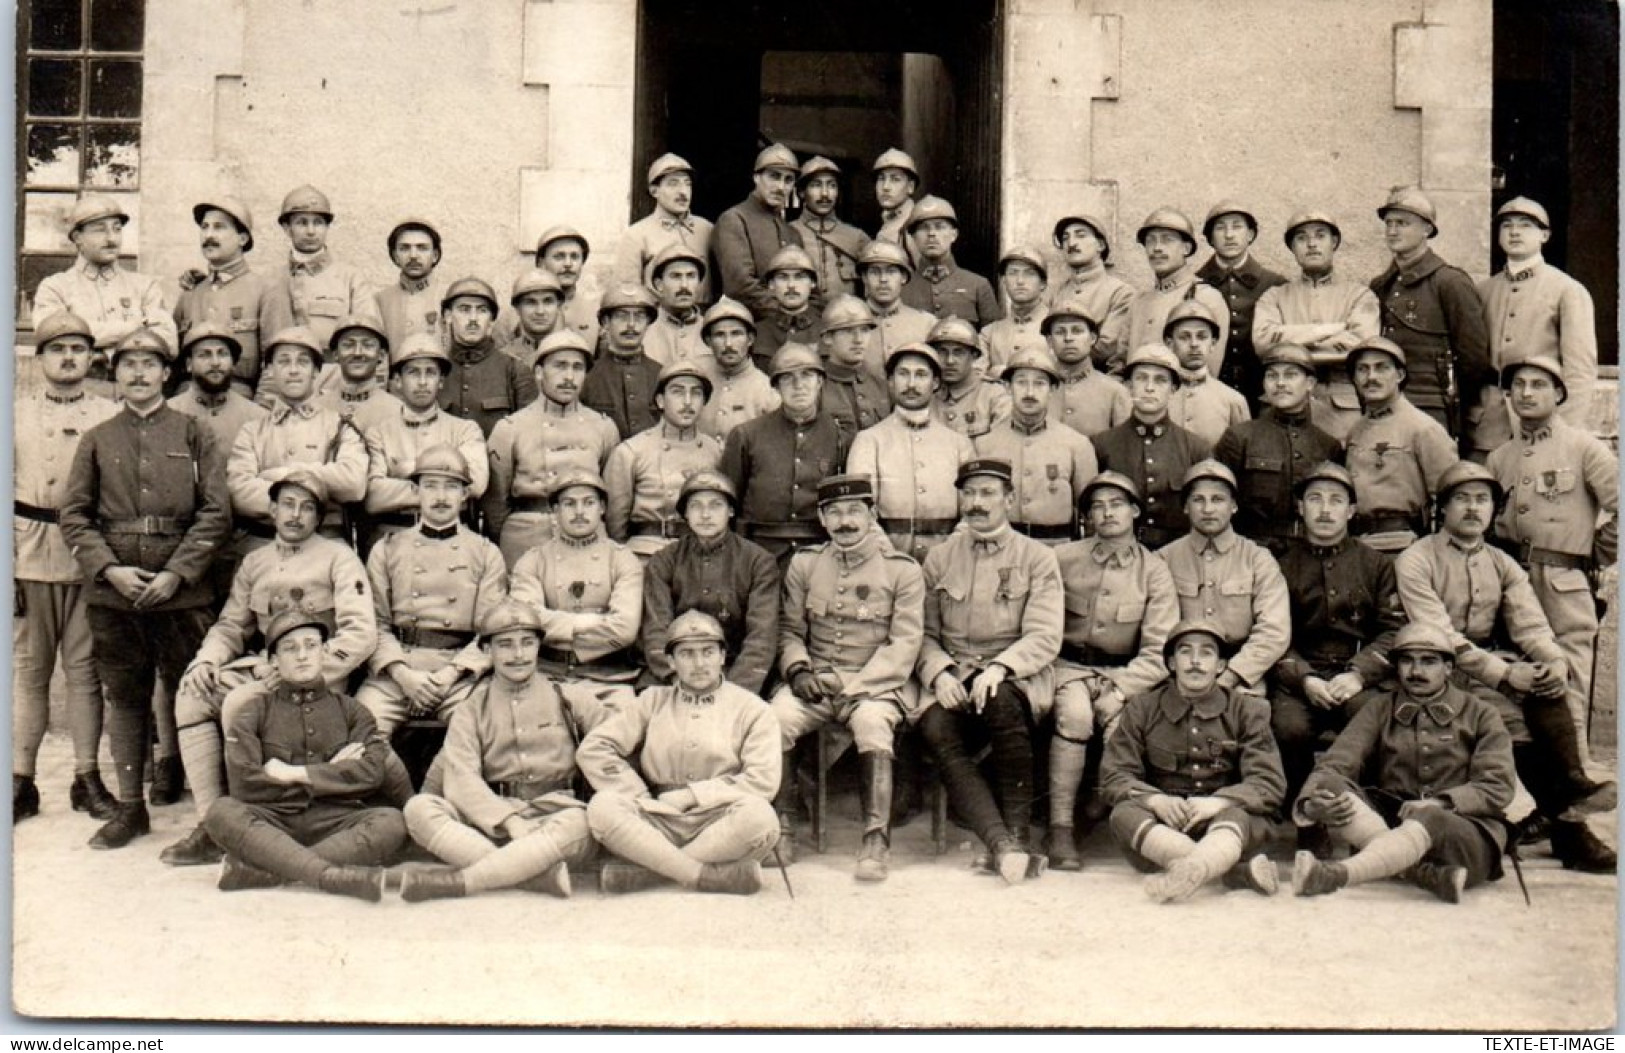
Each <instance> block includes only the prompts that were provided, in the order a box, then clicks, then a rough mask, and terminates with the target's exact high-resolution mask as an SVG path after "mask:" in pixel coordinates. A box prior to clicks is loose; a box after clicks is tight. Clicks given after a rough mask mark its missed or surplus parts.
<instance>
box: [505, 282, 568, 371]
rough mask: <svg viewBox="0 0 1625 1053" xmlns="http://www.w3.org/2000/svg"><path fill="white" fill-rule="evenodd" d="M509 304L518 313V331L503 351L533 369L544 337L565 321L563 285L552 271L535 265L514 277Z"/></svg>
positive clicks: (556, 329) (555, 330)
mask: <svg viewBox="0 0 1625 1053" xmlns="http://www.w3.org/2000/svg"><path fill="white" fill-rule="evenodd" d="M508 304H509V305H510V306H511V307H513V309H514V313H515V314H517V315H518V316H519V331H518V332H517V333H515V334H514V338H513V339H512V340H510V341H508V342H507V343H506V344H503V345H502V352H503V354H505V355H508V356H510V357H512V358H513V359H515V360H516V361H517V362H518V363H519V364H520V365H521V366H524V367H525V368H526V369H529V370H533V371H534V369H535V366H536V350H537V348H539V347H541V346H542V341H543V340H545V339H547V338H548V337H549V336H552V335H553V334H554V333H556V332H558V331H559V330H560V329H561V328H563V325H564V286H562V285H560V284H559V280H558V278H557V277H555V276H554V274H553V272H552V271H544V270H542V269H541V268H540V267H534V268H532V269H530V270H528V271H526V272H525V273H524V274H521V275H520V276H519V277H517V278H515V279H514V280H513V291H512V292H511V293H509V294H508Z"/></svg>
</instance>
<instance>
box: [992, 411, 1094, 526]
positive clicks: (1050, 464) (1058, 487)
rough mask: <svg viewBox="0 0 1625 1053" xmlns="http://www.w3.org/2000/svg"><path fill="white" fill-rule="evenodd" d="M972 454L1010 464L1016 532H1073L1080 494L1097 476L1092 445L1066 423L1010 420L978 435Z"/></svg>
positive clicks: (1012, 514)
mask: <svg viewBox="0 0 1625 1053" xmlns="http://www.w3.org/2000/svg"><path fill="white" fill-rule="evenodd" d="M976 455H977V456H978V457H996V458H998V459H999V460H1001V461H1005V462H1007V463H1008V464H1009V465H1010V472H1011V476H1012V479H1013V481H1014V483H1015V490H1016V496H1015V505H1014V507H1013V508H1012V509H1011V511H1010V519H1011V521H1012V523H1014V524H1015V525H1016V529H1017V530H1019V531H1021V532H1022V533H1024V534H1027V535H1029V536H1030V537H1034V538H1037V539H1039V540H1041V541H1050V542H1060V541H1066V540H1068V539H1069V538H1073V537H1076V536H1077V533H1078V531H1077V508H1078V498H1080V497H1082V496H1083V488H1084V487H1085V486H1087V485H1088V484H1089V481H1090V480H1091V479H1093V478H1094V477H1095V476H1096V475H1098V474H1100V465H1099V462H1098V461H1096V459H1095V446H1094V443H1092V442H1090V441H1089V440H1088V439H1086V438H1084V437H1083V436H1082V435H1079V434H1078V433H1077V432H1075V431H1073V430H1072V429H1071V428H1069V427H1067V426H1066V425H1065V424H1051V423H1050V422H1049V421H1047V420H1046V421H1040V422H1039V423H1038V425H1037V426H1036V427H1032V428H1028V427H1027V426H1026V425H1024V424H1022V423H1021V422H1019V421H1017V420H1015V419H1013V418H1012V419H1010V420H1005V421H1000V422H999V424H998V426H996V427H995V428H994V429H993V430H992V431H990V432H988V433H987V434H985V435H982V436H979V437H978V438H977V439H976Z"/></svg>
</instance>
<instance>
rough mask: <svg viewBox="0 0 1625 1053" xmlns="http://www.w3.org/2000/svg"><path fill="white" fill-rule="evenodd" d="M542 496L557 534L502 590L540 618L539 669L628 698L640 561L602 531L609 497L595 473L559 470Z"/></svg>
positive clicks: (634, 667)
mask: <svg viewBox="0 0 1625 1053" xmlns="http://www.w3.org/2000/svg"><path fill="white" fill-rule="evenodd" d="M548 496H549V499H550V501H551V502H552V505H553V511H554V515H555V517H556V521H557V526H558V533H557V536H555V537H553V538H552V539H551V540H548V541H543V542H542V543H541V544H539V545H537V546H536V547H535V548H533V549H531V550H530V551H529V552H527V553H525V555H524V556H522V557H521V558H520V560H519V562H518V563H516V564H514V567H513V573H512V575H511V576H510V579H509V586H508V588H509V595H511V596H512V597H513V598H514V599H516V600H519V601H520V602H522V603H528V604H530V605H531V606H532V607H534V608H536V613H537V615H538V617H540V618H541V621H542V650H541V662H542V670H543V671H544V672H546V673H547V674H548V675H549V676H551V677H554V678H556V679H566V680H590V681H593V682H594V684H596V685H603V686H602V687H600V688H599V689H598V694H599V697H600V698H603V699H606V700H614V699H617V698H621V697H623V696H625V697H627V698H630V696H631V692H632V687H631V684H632V681H634V680H636V679H637V676H638V664H639V663H638V661H637V652H636V650H634V647H633V645H634V644H636V643H637V640H638V619H639V617H640V616H641V615H642V613H643V561H642V560H640V559H638V558H637V557H636V556H634V555H632V553H631V552H629V551H628V550H627V549H625V548H624V547H622V546H621V545H618V544H616V543H615V542H613V541H611V540H609V539H608V538H606V537H605V536H604V534H603V525H604V505H605V503H606V502H607V501H608V500H609V495H608V493H607V492H606V490H605V488H604V481H603V480H602V479H600V478H599V477H598V474H597V473H596V472H593V471H590V470H587V469H575V470H572V471H569V472H565V473H562V474H561V475H560V476H559V477H558V479H557V481H555V482H554V484H553V489H552V493H550V494H549V495H548Z"/></svg>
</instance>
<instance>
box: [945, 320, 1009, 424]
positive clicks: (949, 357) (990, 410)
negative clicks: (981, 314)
mask: <svg viewBox="0 0 1625 1053" xmlns="http://www.w3.org/2000/svg"><path fill="white" fill-rule="evenodd" d="M926 342H927V343H928V344H930V345H931V347H933V348H935V349H936V352H937V355H938V356H939V357H940V358H941V360H942V388H941V390H939V391H938V392H937V398H936V402H935V403H934V404H933V406H932V408H933V410H934V411H935V412H936V414H937V416H939V417H941V418H942V420H943V422H944V423H946V424H947V425H948V427H950V428H952V429H953V430H954V431H957V432H959V434H961V435H963V436H965V437H966V438H968V439H976V438H978V437H980V436H983V435H986V434H987V433H988V432H989V431H991V430H993V427H994V425H997V424H1000V423H1002V422H1003V421H1006V420H1008V419H1009V418H1010V390H1009V389H1008V388H1006V387H1005V386H1004V385H1003V384H1000V383H999V382H998V381H996V380H992V379H989V378H987V377H986V376H984V375H983V373H982V370H981V369H979V368H978V362H977V360H978V359H980V358H981V357H982V344H981V340H980V339H979V338H978V337H977V335H976V329H975V328H974V327H973V326H972V325H971V324H970V323H969V322H967V321H964V320H963V319H960V318H954V317H948V318H944V319H943V320H942V321H940V322H938V323H937V324H936V325H934V326H932V327H931V336H930V338H929V339H928V340H927V341H926Z"/></svg>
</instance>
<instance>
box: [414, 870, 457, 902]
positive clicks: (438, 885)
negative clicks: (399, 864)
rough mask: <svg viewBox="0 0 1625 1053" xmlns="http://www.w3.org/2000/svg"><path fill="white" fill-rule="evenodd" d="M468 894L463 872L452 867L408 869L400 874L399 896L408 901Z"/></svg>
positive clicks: (454, 897) (452, 897)
mask: <svg viewBox="0 0 1625 1053" xmlns="http://www.w3.org/2000/svg"><path fill="white" fill-rule="evenodd" d="M466 895H468V890H467V888H465V887H464V886H463V872H462V871H461V870H457V869H454V868H452V867H432V868H430V869H427V870H409V871H407V872H405V873H404V874H402V875H401V898H402V899H404V900H405V901H406V902H408V903H422V902H424V901H425V900H431V899H461V898H462V897H464V896H466Z"/></svg>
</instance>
